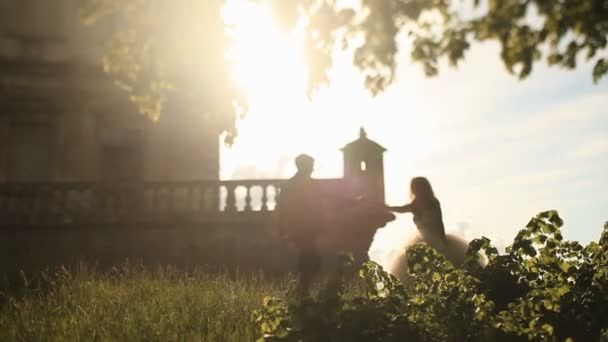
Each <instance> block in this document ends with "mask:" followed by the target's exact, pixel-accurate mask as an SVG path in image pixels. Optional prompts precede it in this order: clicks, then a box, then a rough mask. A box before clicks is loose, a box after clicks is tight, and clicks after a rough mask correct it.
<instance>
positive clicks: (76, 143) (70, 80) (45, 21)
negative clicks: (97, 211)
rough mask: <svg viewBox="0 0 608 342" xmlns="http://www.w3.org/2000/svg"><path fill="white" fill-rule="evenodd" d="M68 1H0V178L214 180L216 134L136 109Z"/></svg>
mask: <svg viewBox="0 0 608 342" xmlns="http://www.w3.org/2000/svg"><path fill="white" fill-rule="evenodd" d="M77 2H78V1H77V0H53V1H48V0H19V1H15V0H0V182H33V181H35V182H49V181H92V180H104V179H107V180H137V179H141V180H156V181H171V180H189V179H211V180H213V179H218V174H219V165H218V160H219V159H218V150H219V148H218V137H217V133H216V132H217V131H216V130H214V129H212V128H210V127H208V126H206V125H205V122H203V119H202V117H201V115H198V113H197V112H196V111H195V110H194V109H191V108H178V106H177V105H175V104H174V105H172V106H170V108H168V109H167V111H166V112H165V113H164V115H163V116H162V117H161V119H160V120H159V121H158V122H152V121H150V120H149V119H148V118H146V117H144V116H142V115H140V114H138V113H137V110H136V108H134V106H133V105H132V104H131V103H129V102H128V101H127V97H126V96H125V94H123V93H121V91H120V90H118V88H117V87H116V86H114V85H113V84H112V82H111V81H110V80H108V79H107V77H106V76H105V75H104V74H103V72H102V69H101V55H102V51H101V48H102V43H103V42H102V35H101V34H100V32H101V31H102V30H104V29H107V27H106V28H104V27H96V28H94V29H91V28H84V27H82V25H81V23H80V21H79V19H78V16H77Z"/></svg>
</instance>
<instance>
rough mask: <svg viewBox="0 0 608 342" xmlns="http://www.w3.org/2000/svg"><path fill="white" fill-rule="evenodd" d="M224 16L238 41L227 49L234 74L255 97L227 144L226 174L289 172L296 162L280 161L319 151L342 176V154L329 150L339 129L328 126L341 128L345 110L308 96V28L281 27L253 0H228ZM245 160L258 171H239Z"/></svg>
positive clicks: (328, 171)
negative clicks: (331, 111)
mask: <svg viewBox="0 0 608 342" xmlns="http://www.w3.org/2000/svg"><path fill="white" fill-rule="evenodd" d="M222 16H223V18H224V22H225V23H226V25H227V27H228V34H229V35H230V38H231V39H232V40H233V42H234V44H233V46H232V47H231V48H230V50H229V51H227V59H228V60H229V62H230V63H231V64H232V66H233V79H234V81H235V82H236V84H237V85H239V86H240V87H242V88H243V89H244V90H245V92H246V94H247V97H248V103H249V112H248V113H247V116H246V118H245V119H244V120H241V121H239V122H238V123H237V128H238V130H239V138H238V140H237V142H236V144H235V146H233V147H232V148H230V149H223V150H222V153H221V154H222V170H223V173H222V178H239V177H244V176H246V177H250V178H256V177H268V176H275V177H285V176H287V175H288V174H289V173H290V172H292V171H293V170H292V168H291V164H290V163H288V165H287V167H286V168H284V169H281V170H279V169H277V163H280V161H281V160H285V159H286V158H287V159H288V158H291V157H293V156H295V155H297V154H299V153H310V154H313V155H315V157H317V160H318V161H319V162H318V163H317V164H318V165H319V170H318V171H319V172H320V173H321V174H324V175H326V176H337V175H338V174H339V173H340V172H341V169H340V167H341V166H340V163H339V159H338V160H336V161H331V162H326V161H328V160H330V158H331V159H336V158H339V155H336V153H330V154H329V155H328V154H327V153H326V151H327V150H330V151H333V150H337V147H338V146H336V145H337V143H336V142H335V141H333V140H334V138H336V134H331V133H327V132H331V131H334V132H335V131H336V130H338V128H339V127H338V126H339V125H340V124H341V123H340V120H339V115H335V116H331V115H324V114H326V113H324V111H323V110H319V108H315V106H318V101H317V102H315V101H312V100H311V99H309V98H308V97H307V96H306V88H307V84H308V68H307V65H306V62H305V58H304V56H305V54H304V43H303V36H302V33H301V32H299V31H298V30H297V29H296V30H294V31H293V32H281V31H280V30H279V29H278V28H277V26H276V25H275V22H274V20H273V17H272V15H271V14H270V11H269V10H268V8H266V7H264V5H262V4H260V3H253V2H251V1H246V0H240V1H239V0H228V1H227V2H226V5H225V6H224V8H223V12H222ZM296 26H297V25H296ZM322 117H324V119H321V118H322ZM321 121H323V127H319V122H321ZM283 164H285V163H283ZM243 165H248V166H249V167H248V169H249V170H250V171H251V170H252V169H255V172H254V171H252V172H253V173H256V174H241V175H240V176H239V175H237V176H234V170H235V168H238V167H239V166H243ZM319 172H318V174H319Z"/></svg>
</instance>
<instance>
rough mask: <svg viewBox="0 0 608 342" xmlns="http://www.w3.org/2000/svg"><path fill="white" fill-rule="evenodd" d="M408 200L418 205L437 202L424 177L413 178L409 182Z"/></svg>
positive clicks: (431, 188) (429, 184)
mask: <svg viewBox="0 0 608 342" xmlns="http://www.w3.org/2000/svg"><path fill="white" fill-rule="evenodd" d="M410 199H411V200H412V201H417V202H418V203H429V202H434V201H437V198H436V197H435V193H434V192H433V187H431V183H430V182H429V180H428V179H426V178H425V177H414V178H412V181H411V182H410Z"/></svg>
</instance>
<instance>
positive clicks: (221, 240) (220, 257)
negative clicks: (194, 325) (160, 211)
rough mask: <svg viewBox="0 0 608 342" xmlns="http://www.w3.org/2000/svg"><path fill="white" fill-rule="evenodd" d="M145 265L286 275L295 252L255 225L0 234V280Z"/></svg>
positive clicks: (64, 230)
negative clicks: (61, 269) (83, 266)
mask: <svg viewBox="0 0 608 342" xmlns="http://www.w3.org/2000/svg"><path fill="white" fill-rule="evenodd" d="M127 259H128V260H130V261H133V262H143V263H144V264H146V265H152V266H153V265H156V264H165V265H166V264H169V265H175V266H188V267H191V266H202V267H208V268H209V269H222V268H226V269H229V270H234V269H237V268H238V269H239V270H242V271H259V270H264V271H266V272H287V271H290V270H293V269H294V265H295V263H294V262H295V261H294V260H295V259H294V251H293V249H291V247H289V246H288V245H287V244H285V242H284V241H281V240H278V239H277V238H276V237H273V235H272V234H270V233H269V232H268V231H266V230H265V229H262V228H261V227H256V226H241V227H236V226H215V227H203V226H193V225H191V226H175V227H167V226H157V227H152V226H147V227H133V226H128V227H127V226H123V227H120V226H113V227H108V226H105V227H101V226H98V227H75V228H61V229H46V230H39V229H36V230H29V229H28V230H2V231H0V277H2V276H6V277H13V276H14V275H15V274H17V273H18V272H19V271H20V270H24V271H26V272H28V273H35V272H37V271H40V270H44V269H49V268H50V269H52V268H53V267H54V266H57V265H69V266H73V265H77V264H78V263H80V262H85V263H89V264H96V265H98V266H99V267H100V268H102V269H107V268H108V267H111V266H114V265H119V264H121V263H123V262H125V260H127Z"/></svg>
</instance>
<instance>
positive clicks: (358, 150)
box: [341, 127, 386, 203]
mask: <svg viewBox="0 0 608 342" xmlns="http://www.w3.org/2000/svg"><path fill="white" fill-rule="evenodd" d="M341 151H342V153H343V154H344V179H345V180H346V181H348V182H349V183H350V184H352V186H353V187H354V191H355V194H356V195H359V196H364V197H365V198H366V199H369V200H372V201H377V202H379V203H384V152H386V149H385V148H384V147H382V146H380V144H378V143H376V142H375V141H373V140H370V139H368V138H367V133H366V132H365V129H364V128H363V127H361V129H360V131H359V138H358V139H357V140H355V141H353V142H351V143H349V144H347V145H346V146H344V147H343V148H342V149H341Z"/></svg>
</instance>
